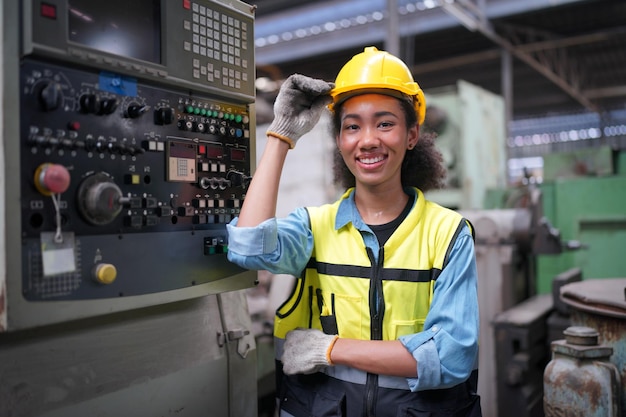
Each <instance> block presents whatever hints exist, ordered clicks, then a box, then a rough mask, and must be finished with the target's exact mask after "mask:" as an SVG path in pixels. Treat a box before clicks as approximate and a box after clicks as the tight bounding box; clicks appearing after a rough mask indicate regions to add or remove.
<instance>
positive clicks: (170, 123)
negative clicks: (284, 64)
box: [0, 0, 256, 416]
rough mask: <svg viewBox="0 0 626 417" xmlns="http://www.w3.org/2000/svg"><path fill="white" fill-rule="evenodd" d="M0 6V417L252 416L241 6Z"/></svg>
mask: <svg viewBox="0 0 626 417" xmlns="http://www.w3.org/2000/svg"><path fill="white" fill-rule="evenodd" d="M0 4H1V9H0V13H1V21H2V31H3V42H2V46H0V49H2V51H1V52H2V53H1V54H0V56H2V60H3V62H2V65H1V66H0V68H1V69H0V75H1V84H0V89H1V91H2V97H3V105H2V108H1V109H0V110H1V115H2V141H1V142H2V148H0V166H1V167H2V182H1V183H0V199H1V200H2V204H1V205H0V213H2V216H0V218H1V219H2V220H1V221H2V227H1V228H0V229H1V230H2V234H3V236H2V238H3V239H2V244H1V249H2V250H1V251H0V265H1V266H2V268H1V275H0V415H3V416H5V415H7V416H21V415H28V416H40V415H41V416H55V415H63V416H72V415H93V414H94V412H93V410H98V412H97V415H102V416H117V415H135V416H143V415H146V416H148V415H166V414H169V413H174V412H175V413H176V414H177V415H180V416H185V415H188V416H196V415H200V414H211V415H220V416H221V415H232V416H235V415H236V416H241V415H255V414H256V412H255V410H256V395H255V393H256V378H255V372H256V356H255V343H254V338H253V336H252V335H250V318H249V315H248V314H247V306H246V301H245V297H244V296H243V295H242V294H241V293H240V292H239V291H237V290H241V289H244V288H247V287H250V286H253V285H254V284H255V282H256V274H255V273H252V272H249V271H244V270H242V269H240V268H238V267H236V266H235V265H233V264H231V263H230V262H228V260H227V258H226V253H227V251H228V238H227V234H226V224H227V223H228V222H229V221H230V220H231V219H232V218H233V217H234V216H236V215H237V214H238V212H239V209H240V207H241V203H242V201H243V199H244V198H245V192H246V187H247V185H248V182H249V180H250V178H251V175H252V170H253V166H252V165H253V163H252V161H254V160H255V155H254V153H255V147H254V140H251V138H254V136H255V132H254V130H255V128H254V126H255V109H254V99H255V97H254V94H255V88H254V79H255V73H254V72H255V63H254V44H253V42H254V33H253V28H254V8H252V7H251V6H249V5H247V4H245V3H242V2H240V1H237V0H230V1H216V0H180V1H168V0H138V1H124V0H108V1H106V2H105V1H90V0H26V1H21V2H14V1H2V2H0Z"/></svg>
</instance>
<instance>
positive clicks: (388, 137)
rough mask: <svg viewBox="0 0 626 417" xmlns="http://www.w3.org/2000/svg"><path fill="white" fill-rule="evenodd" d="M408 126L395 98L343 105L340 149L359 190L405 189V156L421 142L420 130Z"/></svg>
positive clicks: (366, 97)
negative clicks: (402, 184) (402, 185)
mask: <svg viewBox="0 0 626 417" xmlns="http://www.w3.org/2000/svg"><path fill="white" fill-rule="evenodd" d="M406 124H407V123H406V118H405V115H404V112H403V109H402V106H401V104H400V101H399V100H398V99H397V98H395V97H391V96H387V95H383V94H363V95H358V96H355V97H352V98H350V99H348V100H346V101H345V103H343V106H342V108H341V128H340V130H339V134H338V135H337V138H336V140H337V147H338V148H339V151H340V152H341V155H342V157H343V160H344V162H345V163H346V165H347V167H348V168H349V169H350V172H352V174H353V175H354V177H355V179H356V186H357V188H358V187H360V186H361V187H363V186H364V187H374V188H376V187H381V186H382V187H400V188H401V168H402V161H403V160H404V155H405V153H406V150H407V149H409V148H412V147H414V146H415V144H416V143H417V139H418V127H417V126H416V125H415V126H412V127H410V128H407V126H406Z"/></svg>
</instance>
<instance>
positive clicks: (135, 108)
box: [126, 103, 149, 119]
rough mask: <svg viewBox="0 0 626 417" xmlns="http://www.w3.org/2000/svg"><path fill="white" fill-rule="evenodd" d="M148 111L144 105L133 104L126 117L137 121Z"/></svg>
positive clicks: (129, 107) (127, 109)
mask: <svg viewBox="0 0 626 417" xmlns="http://www.w3.org/2000/svg"><path fill="white" fill-rule="evenodd" d="M148 110H149V107H148V106H146V105H144V104H138V103H131V104H129V105H128V107H127V108H126V116H127V117H130V118H131V119H136V118H138V117H140V116H141V115H142V114H144V113H145V112H147V111H148Z"/></svg>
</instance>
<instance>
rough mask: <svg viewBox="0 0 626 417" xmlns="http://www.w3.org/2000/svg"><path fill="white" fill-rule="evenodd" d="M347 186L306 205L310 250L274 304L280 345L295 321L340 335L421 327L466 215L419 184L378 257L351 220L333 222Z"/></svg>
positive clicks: (386, 335)
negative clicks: (286, 293) (331, 199)
mask: <svg viewBox="0 0 626 417" xmlns="http://www.w3.org/2000/svg"><path fill="white" fill-rule="evenodd" d="M352 191H353V190H348V191H347V192H346V193H345V194H344V195H343V196H342V198H341V199H340V200H339V201H337V202H335V203H334V204H328V205H324V206H321V207H316V208H308V212H309V217H310V222H311V230H312V232H313V240H314V245H313V253H312V255H311V260H310V261H309V263H308V265H307V267H306V270H305V271H304V274H303V276H302V277H300V278H298V280H297V284H296V286H295V289H294V291H293V293H292V295H291V296H290V297H289V299H288V300H287V301H286V302H285V303H284V304H282V305H281V306H280V307H279V308H278V310H277V312H276V317H275V321H274V336H275V337H276V338H277V339H278V340H277V342H278V343H277V347H279V349H280V347H282V343H280V342H281V341H280V339H284V338H285V335H286V333H287V332H288V331H290V330H293V329H295V328H297V327H302V328H315V329H322V330H325V331H326V332H327V333H334V332H333V329H336V332H337V333H338V334H339V337H342V338H353V339H361V340H370V339H373V340H396V339H397V338H398V337H400V336H403V335H407V334H413V333H417V332H420V331H421V330H422V329H423V325H424V321H425V319H426V315H427V314H428V310H429V308H430V304H431V301H432V295H433V289H434V285H435V280H436V279H437V277H438V276H439V274H440V273H441V270H442V269H443V267H444V266H445V264H446V261H447V258H448V254H449V252H450V250H451V247H452V245H453V242H454V239H455V237H456V235H457V234H458V233H459V231H460V230H461V228H462V226H463V225H464V224H465V222H464V220H463V218H462V217H461V215H460V214H458V213H456V212H454V211H452V210H449V209H446V208H444V207H441V206H439V205H437V204H435V203H433V202H430V201H427V200H426V199H425V198H424V195H423V194H422V192H421V191H419V190H417V189H416V193H417V200H416V203H415V205H414V207H413V208H412V210H411V211H410V212H409V214H408V216H407V217H406V218H405V219H404V221H403V222H402V223H401V224H400V225H399V226H398V228H397V229H396V230H395V231H394V232H393V234H392V235H391V237H390V238H389V239H388V241H387V242H386V243H385V245H384V248H383V251H381V253H380V254H379V260H378V263H375V261H374V258H373V255H372V254H369V255H368V251H367V250H366V248H365V245H364V243H363V238H362V236H361V234H360V232H359V230H357V229H356V228H355V227H354V226H353V225H352V223H351V222H350V223H348V224H347V225H346V226H344V227H342V228H340V229H339V230H335V217H336V215H337V210H338V208H339V205H340V203H341V201H342V200H343V199H346V198H348V196H349V195H350V193H351V192H352ZM323 324H324V325H323ZM329 328H330V329H331V330H330V331H329V330H328V329H329ZM276 353H277V355H278V356H277V357H280V356H279V355H280V353H281V352H276Z"/></svg>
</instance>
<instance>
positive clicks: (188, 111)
mask: <svg viewBox="0 0 626 417" xmlns="http://www.w3.org/2000/svg"><path fill="white" fill-rule="evenodd" d="M185 111H186V112H187V113H193V106H187V107H185Z"/></svg>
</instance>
